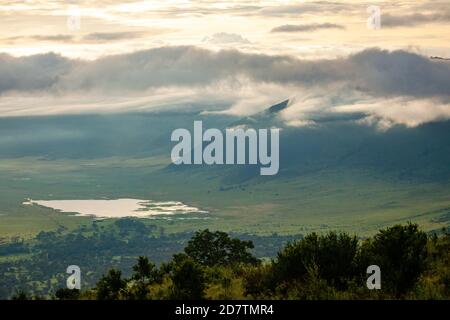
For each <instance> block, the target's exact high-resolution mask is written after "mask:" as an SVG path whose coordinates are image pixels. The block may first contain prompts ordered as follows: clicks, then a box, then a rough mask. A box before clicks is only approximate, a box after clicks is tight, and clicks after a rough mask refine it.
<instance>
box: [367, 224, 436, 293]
mask: <svg viewBox="0 0 450 320" xmlns="http://www.w3.org/2000/svg"><path fill="white" fill-rule="evenodd" d="M426 246H427V235H426V234H425V233H424V232H423V231H420V230H419V228H418V226H417V225H416V224H411V223H410V224H408V225H406V226H401V225H396V226H393V227H390V228H387V229H385V230H381V231H380V232H379V233H378V234H376V235H375V236H374V238H373V239H369V240H367V241H365V242H364V244H363V246H362V249H361V256H360V258H359V260H360V261H359V264H360V268H361V271H362V272H365V269H366V268H367V267H368V266H369V265H373V264H374V265H378V266H379V267H380V269H381V283H382V288H383V289H386V290H389V291H391V292H392V293H393V294H395V295H396V296H401V295H402V294H404V293H406V292H407V291H408V290H410V289H412V288H413V287H414V286H415V284H416V283H417V280H418V278H419V276H420V275H421V274H422V272H423V271H424V270H425V267H426V262H427V248H426Z"/></svg>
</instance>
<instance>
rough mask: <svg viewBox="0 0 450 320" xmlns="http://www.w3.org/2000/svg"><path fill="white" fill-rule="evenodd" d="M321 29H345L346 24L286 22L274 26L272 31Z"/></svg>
mask: <svg viewBox="0 0 450 320" xmlns="http://www.w3.org/2000/svg"><path fill="white" fill-rule="evenodd" d="M321 29H345V27H344V26H342V25H339V24H334V23H311V24H299V25H292V24H285V25H282V26H279V27H276V28H273V29H272V30H271V31H270V32H305V31H315V30H321Z"/></svg>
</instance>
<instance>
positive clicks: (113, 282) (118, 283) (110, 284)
mask: <svg viewBox="0 0 450 320" xmlns="http://www.w3.org/2000/svg"><path fill="white" fill-rule="evenodd" d="M125 285H126V281H125V280H124V279H122V272H121V271H120V270H115V269H110V270H109V271H108V273H107V274H106V275H103V276H102V277H101V278H100V280H99V281H98V283H97V287H96V288H97V299H98V300H117V299H118V298H119V293H120V291H121V290H123V289H124V288H125Z"/></svg>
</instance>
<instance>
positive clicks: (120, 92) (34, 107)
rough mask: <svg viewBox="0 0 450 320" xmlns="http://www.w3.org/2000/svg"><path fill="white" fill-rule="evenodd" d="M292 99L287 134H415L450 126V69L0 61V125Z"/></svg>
mask: <svg viewBox="0 0 450 320" xmlns="http://www.w3.org/2000/svg"><path fill="white" fill-rule="evenodd" d="M287 97H295V102H294V103H292V104H291V106H290V107H289V108H288V109H287V110H286V111H285V112H284V113H283V115H284V117H286V121H287V123H288V124H291V125H304V124H311V123H314V119H315V118H317V117H319V116H320V115H321V114H324V113H326V114H328V113H333V114H340V113H346V112H352V113H363V114H365V115H367V118H366V122H370V123H378V124H380V123H381V124H382V126H383V127H386V126H388V125H392V124H396V123H401V124H404V125H408V126H415V125H419V124H421V123H424V122H428V121H437V120H440V119H447V118H449V117H450V107H449V102H450V63H448V62H447V61H441V60H431V59H429V58H428V57H424V56H420V55H417V54H413V53H409V52H406V51H392V52H390V51H384V50H379V49H369V50H365V51H362V52H359V53H357V54H354V55H350V56H347V57H343V58H340V59H334V60H300V59H297V58H295V57H291V56H282V55H280V56H270V55H258V54H249V53H242V52H239V51H236V50H222V51H217V52H215V51H208V50H205V49H201V48H197V47H192V46H184V47H162V48H157V49H151V50H146V51H139V52H135V53H131V54H124V55H116V56H106V57H103V58H100V59H97V60H94V61H81V60H71V59H68V58H65V57H61V56H59V55H55V54H52V53H49V54H44V55H34V56H28V57H11V56H9V55H5V54H3V55H0V114H1V115H3V116H12V115H33V114H42V113H43V114H47V113H67V112H71V113H73V112H75V113H79V112H103V111H110V110H114V111H132V110H144V109H151V108H153V107H161V106H168V105H175V104H176V105H178V106H183V105H186V104H199V105H201V106H202V108H205V107H204V106H205V104H207V105H214V104H217V105H219V104H220V105H228V106H229V107H228V108H227V109H226V110H225V112H229V113H232V114H237V115H239V114H246V115H248V114H252V113H255V112H258V111H260V110H261V109H262V108H264V107H267V104H270V103H273V102H277V99H284V98H287ZM412 110H413V111H412ZM206 111H208V110H206ZM215 111H217V110H215ZM283 115H282V116H283ZM369 120H370V121H369Z"/></svg>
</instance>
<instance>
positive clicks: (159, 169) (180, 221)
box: [0, 156, 450, 239]
mask: <svg viewBox="0 0 450 320" xmlns="http://www.w3.org/2000/svg"><path fill="white" fill-rule="evenodd" d="M169 162H170V159H168V158H167V157H161V156H154V157H147V158H128V157H111V158H102V159H58V160H51V159H50V160H49V159H43V158H32V157H28V158H27V157H25V158H14V159H1V160H0V177H1V178H0V238H3V239H6V238H11V237H15V236H20V237H23V238H30V237H32V236H34V235H36V234H37V233H39V232H40V231H50V230H56V229H58V228H63V229H65V230H68V231H70V230H73V229H75V228H77V227H78V226H80V225H83V224H89V223H90V222H91V221H92V218H89V217H74V216H73V215H70V214H62V213H59V212H56V211H55V210H52V209H48V208H42V207H38V206H29V205H23V204H22V202H23V201H24V200H25V199H26V198H32V199H39V200H43V199H49V200H51V199H102V198H140V199H151V200H176V201H183V202H185V203H187V204H189V205H193V206H197V207H200V208H201V209H205V210H208V211H209V212H210V214H205V215H204V216H199V215H196V216H194V217H192V218H191V217H190V216H184V217H173V218H171V219H168V218H156V219H145V221H149V223H151V224H154V225H158V226H162V227H164V230H165V231H166V232H168V233H176V232H184V231H195V230H198V229H201V228H211V229H220V230H223V231H233V232H242V233H253V234H260V235H267V234H272V233H279V234H286V235H287V234H299V233H303V234H306V233H309V232H312V231H318V232H326V231H329V230H342V231H347V232H351V233H356V234H358V235H361V236H367V235H371V234H374V233H375V232H377V231H378V230H379V229H380V228H383V227H386V226H390V225H392V224H395V223H402V222H406V221H412V222H415V223H418V224H420V225H421V227H422V228H423V229H424V230H435V229H439V228H441V227H443V226H448V222H449V212H450V183H442V182H424V181H415V180H405V179H403V180H400V179H395V178H393V177H392V176H388V175H386V176H384V175H382V174H380V173H379V172H377V173H375V172H371V171H370V170H367V169H365V170H363V169H349V168H342V170H341V169H340V168H333V169H322V170H317V171H313V172H309V173H305V174H302V175H297V176H291V177H281V178H277V179H273V178H266V177H256V178H253V179H250V180H246V181H244V182H241V183H231V184H230V183H224V182H223V179H222V178H221V175H220V174H217V173H218V172H219V171H220V170H227V168H226V167H222V168H214V169H211V168H206V167H202V168H199V169H195V170H191V171H176V170H168V169H167V165H168V164H169ZM104 223H108V221H105V222H104Z"/></svg>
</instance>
